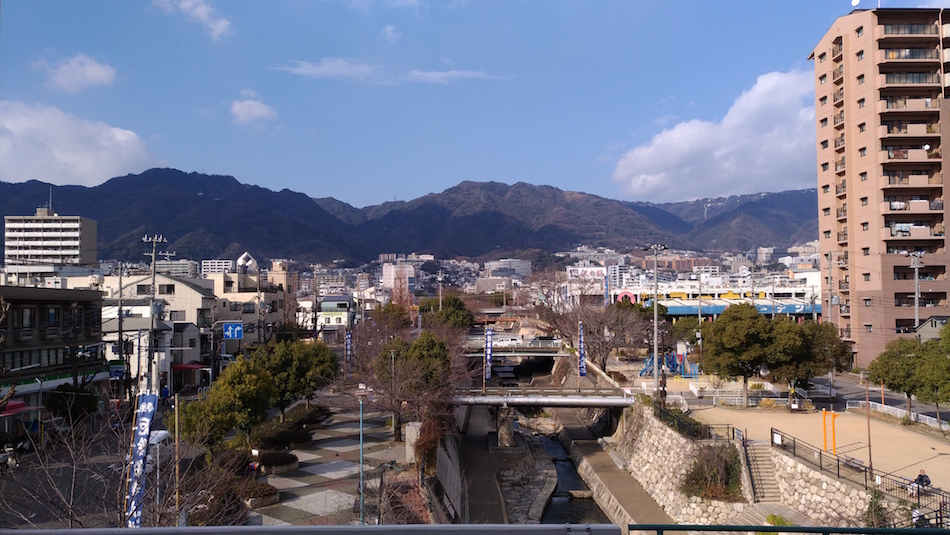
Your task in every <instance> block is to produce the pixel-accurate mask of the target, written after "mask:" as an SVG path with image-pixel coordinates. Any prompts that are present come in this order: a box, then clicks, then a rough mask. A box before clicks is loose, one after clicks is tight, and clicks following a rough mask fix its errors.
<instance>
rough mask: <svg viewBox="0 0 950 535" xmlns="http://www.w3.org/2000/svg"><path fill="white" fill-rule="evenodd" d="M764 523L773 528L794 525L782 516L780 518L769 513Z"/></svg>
mask: <svg viewBox="0 0 950 535" xmlns="http://www.w3.org/2000/svg"><path fill="white" fill-rule="evenodd" d="M765 521H766V522H768V523H769V524H772V525H773V526H794V525H796V524H795V523H794V522H792V521H791V520H789V519H787V518H785V517H784V516H782V515H777V514H774V513H771V514H769V516H767V517H765Z"/></svg>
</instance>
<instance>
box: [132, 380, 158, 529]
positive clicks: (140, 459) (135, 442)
mask: <svg viewBox="0 0 950 535" xmlns="http://www.w3.org/2000/svg"><path fill="white" fill-rule="evenodd" d="M157 403H158V396H157V395H156V394H140V395H139V406H138V408H137V409H135V430H134V431H133V439H132V455H131V456H130V459H129V491H128V495H127V497H126V507H125V518H126V526H125V527H127V528H137V527H140V526H141V525H142V499H143V498H144V497H145V485H144V483H145V457H146V455H148V436H149V433H151V431H152V418H153V417H154V416H155V407H156V406H157Z"/></svg>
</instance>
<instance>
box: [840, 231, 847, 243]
mask: <svg viewBox="0 0 950 535" xmlns="http://www.w3.org/2000/svg"><path fill="white" fill-rule="evenodd" d="M838 241H839V242H840V241H848V233H847V232H839V233H838Z"/></svg>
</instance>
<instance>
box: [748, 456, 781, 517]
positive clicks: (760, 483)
mask: <svg viewBox="0 0 950 535" xmlns="http://www.w3.org/2000/svg"><path fill="white" fill-rule="evenodd" d="M770 448H771V446H770V445H769V444H767V443H761V442H758V443H749V444H748V445H747V446H746V454H747V455H748V459H749V476H750V477H751V478H752V488H753V489H755V501H756V502H771V503H777V502H781V501H782V495H781V493H780V491H779V488H778V480H777V479H776V477H775V464H774V463H773V462H772V452H771V451H769V450H770Z"/></svg>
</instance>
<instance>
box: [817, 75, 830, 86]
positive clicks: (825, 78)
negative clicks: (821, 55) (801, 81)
mask: <svg viewBox="0 0 950 535" xmlns="http://www.w3.org/2000/svg"><path fill="white" fill-rule="evenodd" d="M827 81H828V75H827V74H822V75H821V76H819V77H818V83H819V84H821V85H825V82H827Z"/></svg>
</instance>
